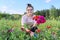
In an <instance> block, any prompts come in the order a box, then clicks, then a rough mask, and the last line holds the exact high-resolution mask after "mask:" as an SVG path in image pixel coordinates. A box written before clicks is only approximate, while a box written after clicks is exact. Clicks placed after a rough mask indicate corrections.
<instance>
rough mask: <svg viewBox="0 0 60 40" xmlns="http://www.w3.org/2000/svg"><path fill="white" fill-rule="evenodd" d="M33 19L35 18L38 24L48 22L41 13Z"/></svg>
mask: <svg viewBox="0 0 60 40" xmlns="http://www.w3.org/2000/svg"><path fill="white" fill-rule="evenodd" d="M33 20H35V21H36V22H37V24H40V23H45V22H46V20H45V18H44V16H40V15H36V16H34V17H33Z"/></svg>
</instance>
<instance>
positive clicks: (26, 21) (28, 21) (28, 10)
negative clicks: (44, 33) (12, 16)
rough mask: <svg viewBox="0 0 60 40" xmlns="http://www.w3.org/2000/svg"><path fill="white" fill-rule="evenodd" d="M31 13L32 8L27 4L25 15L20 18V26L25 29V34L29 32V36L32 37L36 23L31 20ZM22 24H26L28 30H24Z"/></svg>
mask: <svg viewBox="0 0 60 40" xmlns="http://www.w3.org/2000/svg"><path fill="white" fill-rule="evenodd" d="M33 12H34V8H33V6H32V5H31V4H28V5H27V7H26V13H25V14H24V15H23V16H22V20H21V25H22V28H23V29H25V30H26V31H27V32H28V31H31V32H30V36H33V35H34V32H35V31H36V29H37V27H36V21H35V20H33V16H34V15H33ZM24 24H27V25H29V26H30V29H28V28H25V27H24Z"/></svg>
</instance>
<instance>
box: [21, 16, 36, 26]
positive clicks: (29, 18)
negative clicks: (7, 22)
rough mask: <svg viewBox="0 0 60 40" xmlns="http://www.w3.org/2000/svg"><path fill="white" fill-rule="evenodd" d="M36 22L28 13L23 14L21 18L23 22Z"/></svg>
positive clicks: (31, 23) (29, 23)
mask: <svg viewBox="0 0 60 40" xmlns="http://www.w3.org/2000/svg"><path fill="white" fill-rule="evenodd" d="M34 23H36V21H35V20H33V16H32V17H28V16H27V15H23V16H22V20H21V24H22V25H24V24H28V25H33V24H34Z"/></svg>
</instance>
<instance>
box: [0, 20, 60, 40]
mask: <svg viewBox="0 0 60 40" xmlns="http://www.w3.org/2000/svg"><path fill="white" fill-rule="evenodd" d="M37 27H38V28H39V29H40V32H39V33H36V34H37V35H35V36H37V37H35V36H33V37H30V36H29V35H26V34H25V32H23V31H21V21H20V20H6V19H1V20H0V40H29V39H30V38H31V40H60V21H58V20H46V22H45V23H44V24H40V25H39V26H37Z"/></svg>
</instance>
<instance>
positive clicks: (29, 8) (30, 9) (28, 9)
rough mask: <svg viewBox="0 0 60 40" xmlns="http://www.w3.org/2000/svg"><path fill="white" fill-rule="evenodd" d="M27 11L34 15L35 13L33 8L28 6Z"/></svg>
mask: <svg viewBox="0 0 60 40" xmlns="http://www.w3.org/2000/svg"><path fill="white" fill-rule="evenodd" d="M26 12H27V14H29V15H32V14H33V8H32V7H27V9H26Z"/></svg>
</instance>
